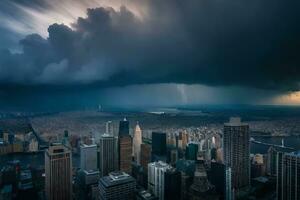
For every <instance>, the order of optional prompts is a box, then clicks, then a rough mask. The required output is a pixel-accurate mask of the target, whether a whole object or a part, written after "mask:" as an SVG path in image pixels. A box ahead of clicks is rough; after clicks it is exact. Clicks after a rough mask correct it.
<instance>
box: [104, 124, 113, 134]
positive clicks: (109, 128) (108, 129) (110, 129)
mask: <svg viewBox="0 0 300 200" xmlns="http://www.w3.org/2000/svg"><path fill="white" fill-rule="evenodd" d="M105 133H106V134H108V135H112V136H113V135H114V127H113V122H112V121H108V122H106V123H105Z"/></svg>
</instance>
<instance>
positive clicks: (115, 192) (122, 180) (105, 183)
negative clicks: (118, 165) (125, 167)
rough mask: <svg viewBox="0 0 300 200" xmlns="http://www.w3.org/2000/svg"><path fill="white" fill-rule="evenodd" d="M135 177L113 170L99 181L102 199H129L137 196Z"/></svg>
mask: <svg viewBox="0 0 300 200" xmlns="http://www.w3.org/2000/svg"><path fill="white" fill-rule="evenodd" d="M135 187H136V183H135V179H134V178H132V177H131V176H130V175H128V174H126V173H124V172H112V173H109V175H108V176H104V177H102V178H101V179H100V181H99V198H100V200H129V199H134V197H135V193H134V192H135Z"/></svg>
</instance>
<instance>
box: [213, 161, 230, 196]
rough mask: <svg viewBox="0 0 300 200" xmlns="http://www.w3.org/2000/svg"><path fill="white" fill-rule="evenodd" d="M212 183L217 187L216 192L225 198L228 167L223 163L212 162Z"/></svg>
mask: <svg viewBox="0 0 300 200" xmlns="http://www.w3.org/2000/svg"><path fill="white" fill-rule="evenodd" d="M210 166H211V168H210V176H209V177H210V179H209V180H210V182H211V183H212V184H213V185H214V186H215V188H216V192H217V193H218V194H220V195H221V197H223V198H224V197H225V190H226V188H225V186H226V167H225V165H224V164H223V163H218V162H216V161H214V160H213V161H212V162H211V164H210Z"/></svg>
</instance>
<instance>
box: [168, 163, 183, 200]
mask: <svg viewBox="0 0 300 200" xmlns="http://www.w3.org/2000/svg"><path fill="white" fill-rule="evenodd" d="M164 188H165V199H172V200H180V199H181V173H180V172H179V171H177V170H176V168H170V169H168V170H167V171H166V172H165V184H164Z"/></svg>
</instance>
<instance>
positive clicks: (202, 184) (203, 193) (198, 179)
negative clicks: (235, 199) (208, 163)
mask: <svg viewBox="0 0 300 200" xmlns="http://www.w3.org/2000/svg"><path fill="white" fill-rule="evenodd" d="M189 193H190V199H191V200H206V199H209V200H218V199H219V196H218V195H216V192H215V188H214V187H213V185H211V184H210V182H209V181H208V179H207V173H206V170H205V168H204V166H203V163H202V161H199V160H198V161H196V171H195V174H194V181H193V184H192V185H191V187H190V190H189Z"/></svg>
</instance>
